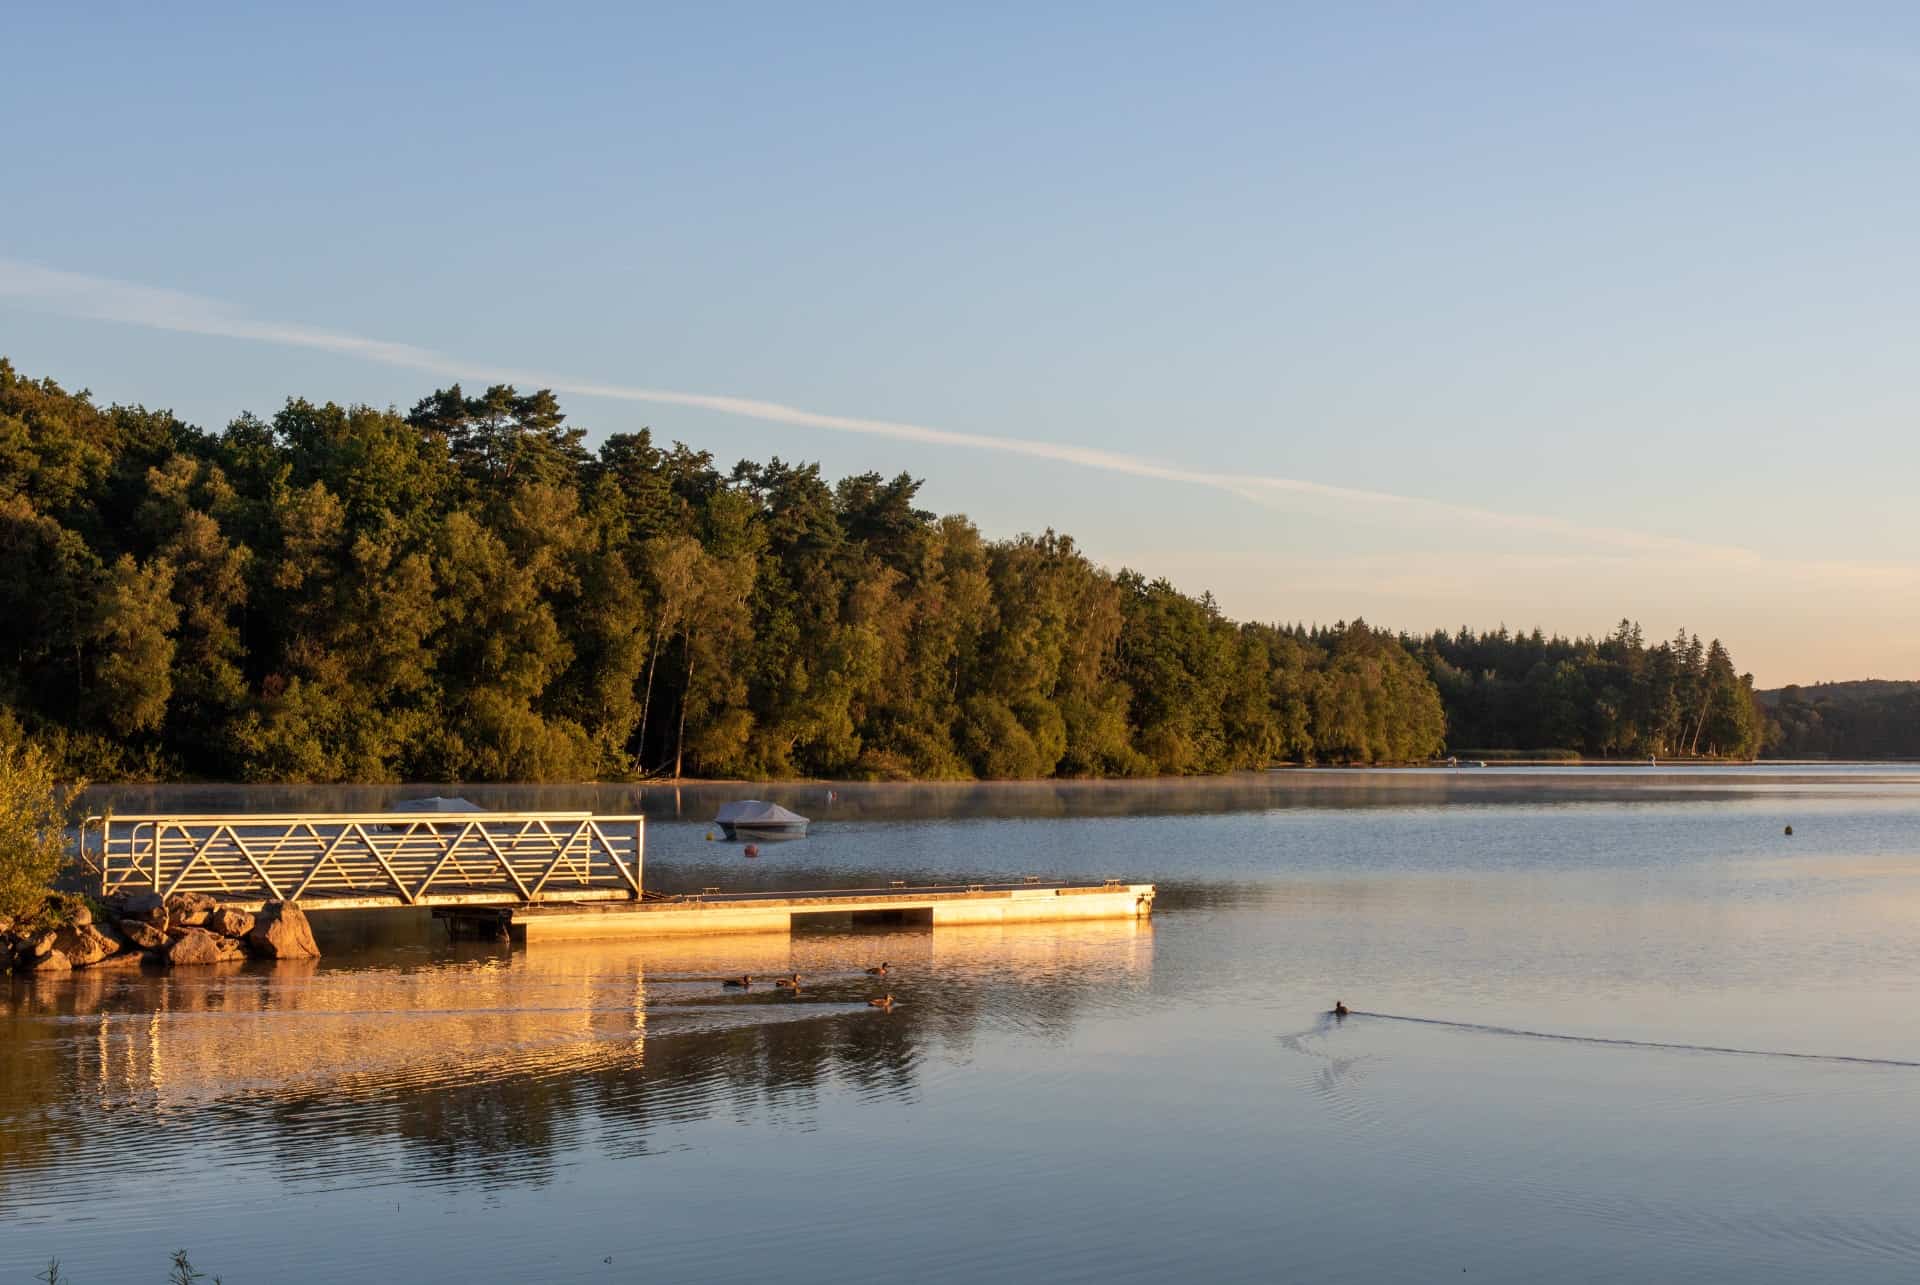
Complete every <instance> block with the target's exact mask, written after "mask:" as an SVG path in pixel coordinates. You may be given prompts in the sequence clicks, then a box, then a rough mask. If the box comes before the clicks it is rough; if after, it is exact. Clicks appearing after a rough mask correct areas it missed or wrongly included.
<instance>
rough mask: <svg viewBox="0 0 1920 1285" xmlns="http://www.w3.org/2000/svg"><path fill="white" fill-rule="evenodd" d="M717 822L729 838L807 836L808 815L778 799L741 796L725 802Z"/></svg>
mask: <svg viewBox="0 0 1920 1285" xmlns="http://www.w3.org/2000/svg"><path fill="white" fill-rule="evenodd" d="M713 820H714V823H715V824H716V825H718V826H719V827H720V831H721V833H722V834H725V835H726V836H727V838H729V839H804V838H806V837H807V818H805V817H803V816H801V815H800V814H799V813H798V812H790V811H788V810H787V809H786V808H783V807H781V806H780V805H779V804H778V803H766V802H763V801H762V800H760V799H741V800H739V801H738V802H734V803H728V804H724V805H723V806H722V807H721V809H720V811H719V812H718V813H716V814H715V816H714V818H713Z"/></svg>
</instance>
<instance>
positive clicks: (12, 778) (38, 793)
mask: <svg viewBox="0 0 1920 1285" xmlns="http://www.w3.org/2000/svg"><path fill="white" fill-rule="evenodd" d="M79 790H80V787H79V786H78V785H71V786H67V787H65V788H64V789H63V788H62V787H61V786H60V785H59V784H57V783H56V782H55V781H54V777H53V760H52V759H50V758H49V757H48V756H47V755H46V754H44V753H43V752H42V751H41V750H40V747H39V746H37V745H29V746H26V747H24V748H23V747H20V746H14V745H8V746H0V915H6V916H8V917H9V918H13V919H25V918H27V917H28V916H30V915H32V914H33V912H34V911H36V910H38V909H39V908H40V906H41V903H42V902H44V901H45V900H46V898H47V893H48V891H49V890H50V889H51V887H52V884H53V881H54V878H55V877H56V876H57V875H59V873H60V871H61V869H62V868H63V867H64V866H65V865H66V863H67V814H68V812H69V810H70V809H71V807H72V805H73V802H74V800H75V799H76V798H77V797H78V795H79Z"/></svg>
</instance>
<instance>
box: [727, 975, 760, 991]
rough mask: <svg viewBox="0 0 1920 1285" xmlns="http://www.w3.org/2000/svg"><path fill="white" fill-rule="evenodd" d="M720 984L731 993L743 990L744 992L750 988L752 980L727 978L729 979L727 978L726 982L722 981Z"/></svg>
mask: <svg viewBox="0 0 1920 1285" xmlns="http://www.w3.org/2000/svg"><path fill="white" fill-rule="evenodd" d="M720 984H721V985H722V986H724V987H726V988H727V989H728V990H732V991H743V990H746V989H747V988H748V987H750V986H752V985H753V978H751V977H729V978H727V980H726V981H724V982H721V983H720Z"/></svg>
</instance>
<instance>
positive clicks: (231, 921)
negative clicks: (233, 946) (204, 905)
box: [206, 906, 253, 937]
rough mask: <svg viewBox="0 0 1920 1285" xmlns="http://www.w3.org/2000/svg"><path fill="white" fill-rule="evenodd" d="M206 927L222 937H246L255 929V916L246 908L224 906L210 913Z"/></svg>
mask: <svg viewBox="0 0 1920 1285" xmlns="http://www.w3.org/2000/svg"><path fill="white" fill-rule="evenodd" d="M206 929H207V931H208V932H210V933H219V934H220V935H221V936H222V937H245V936H246V935H247V934H248V933H250V932H252V931H253V916H252V915H250V914H248V913H247V912H246V911H244V910H234V909H232V908H231V907H228V906H222V907H220V908H219V909H218V910H215V911H213V912H211V913H210V914H208V916H207V922H206Z"/></svg>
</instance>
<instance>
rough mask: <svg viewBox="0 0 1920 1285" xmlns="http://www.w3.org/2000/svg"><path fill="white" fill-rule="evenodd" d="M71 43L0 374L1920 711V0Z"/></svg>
mask: <svg viewBox="0 0 1920 1285" xmlns="http://www.w3.org/2000/svg"><path fill="white" fill-rule="evenodd" d="M918 8H923V7H916V6H885V5H874V6H858V5H837V6H793V5H751V4H726V3H717V4H712V5H703V6H686V7H683V8H679V9H650V8H646V7H642V6H637V5H625V4H620V5H616V4H580V5H544V6H539V7H534V6H525V7H511V8H510V7H497V8H494V7H486V6H474V5H466V6H460V7H458V8H454V7H447V8H430V7H423V6H400V5H379V6H374V5H360V4H356V3H342V4H336V5H332V6H309V7H306V8H304V9H299V10H291V9H288V10H284V11H282V7H279V6H240V5H232V6H221V5H194V4H180V5H170V6H135V5H126V6H112V5H104V4H103V5H85V6H81V5H32V6H22V7H20V8H18V9H17V10H16V11H14V12H12V13H10V15H9V18H8V22H7V27H8V33H9V34H8V43H9V45H10V46H11V49H12V52H11V54H10V56H9V58H8V70H7V75H6V76H4V77H0V120H4V121H6V122H8V124H9V126H10V128H9V129H8V130H7V139H8V146H7V160H6V164H7V172H8V178H7V182H6V184H5V189H4V195H0V353H4V354H5V355H7V356H9V357H10V358H11V359H12V360H13V362H14V363H15V365H16V366H17V367H19V368H20V369H21V370H22V371H23V372H25V373H27V374H30V375H35V376H39V375H47V376H51V377H53V378H55V379H57V380H59V381H60V382H61V383H62V384H63V385H65V386H67V387H72V388H89V389H91V390H93V392H94V394H95V395H96V397H98V398H99V399H100V400H102V401H107V402H113V401H121V402H130V403H131V402H138V403H142V404H145V405H147V406H150V407H160V406H165V407H170V408H172V409H173V410H174V411H175V412H176V413H178V414H179V415H180V416H182V417H183V418H185V419H187V420H189V421H191V422H194V423H197V424H200V425H203V426H205V427H209V428H218V427H220V426H222V425H224V424H225V423H227V422H228V421H229V420H230V419H232V418H233V417H234V416H235V415H237V414H239V413H240V412H242V411H253V412H256V413H259V414H263V415H264V414H271V413H272V412H273V411H274V410H275V409H277V408H278V407H279V406H280V405H281V404H282V403H283V402H284V401H285V400H286V398H288V397H289V396H304V397H309V398H313V399H316V400H322V399H324V400H334V401H340V402H365V403H368V404H372V405H377V406H385V405H394V406H398V407H400V408H402V409H405V408H406V407H409V406H411V405H412V404H413V403H414V402H415V401H417V400H418V399H419V398H420V397H422V396H423V395H425V394H426V393H428V392H430V391H432V390H433V389H435V388H437V387H440V386H443V385H444V384H446V383H449V382H452V381H453V380H456V379H460V380H465V381H466V382H467V383H469V384H473V383H478V382H491V381H494V380H498V379H507V380H510V381H512V382H516V383H519V384H521V385H523V386H526V385H539V386H550V387H553V388H555V389H556V390H559V391H560V393H561V395H562V401H563V404H564V405H565V406H566V407H567V409H568V411H569V414H570V417H571V419H572V421H573V422H574V423H575V424H577V425H579V426H581V427H584V428H587V429H588V430H589V431H590V434H591V436H592V437H595V438H597V437H598V436H600V435H602V434H605V433H610V432H622V431H631V430H634V429H638V428H640V427H643V426H645V427H651V428H652V429H653V431H654V433H655V435H656V436H657V437H659V438H663V439H668V440H681V441H685V442H687V443H688V444H689V445H691V446H694V447H696V448H699V449H704V450H709V451H712V452H713V454H714V455H715V457H716V459H717V460H718V461H719V462H720V463H721V464H722V465H727V464H730V463H731V462H732V461H734V460H736V459H742V458H754V459H764V458H766V457H768V456H770V455H776V454H777V455H779V456H781V457H782V458H785V459H788V460H809V461H818V462H819V463H820V464H821V466H822V467H823V469H824V470H825V471H826V472H827V473H828V474H829V475H830V476H839V475H843V474H848V473H857V472H866V471H869V470H877V471H879V472H882V473H886V474H892V473H896V472H899V471H902V470H904V471H907V472H911V473H912V474H913V475H914V476H916V477H921V478H924V479H925V486H924V488H923V490H922V492H921V496H922V500H923V503H924V504H925V505H926V506H927V507H929V508H932V509H936V510H939V511H942V512H964V513H966V514H968V515H969V516H970V517H972V518H973V519H974V520H975V521H976V522H977V523H978V524H979V525H980V526H981V527H982V529H983V530H984V531H986V532H987V533H988V534H989V535H991V536H1010V535H1014V534H1017V533H1019V532H1022V531H1038V530H1041V529H1044V528H1047V527H1052V528H1054V529H1056V530H1060V531H1065V532H1068V533H1071V534H1072V535H1073V536H1074V537H1075V539H1076V540H1077V542H1078V543H1079V544H1080V545H1081V547H1082V548H1083V549H1084V550H1085V551H1086V552H1087V553H1088V554H1089V555H1090V556H1091V557H1093V558H1095V559H1096V560H1097V561H1100V562H1102V563H1104V564H1106V565H1109V566H1113V567H1116V568H1118V567H1120V566H1130V567H1134V568H1136V569H1138V570H1140V571H1142V572H1145V573H1147V574H1149V575H1155V576H1159V575H1164V576H1166V577H1168V578H1169V579H1171V580H1172V581H1173V582H1174V583H1175V584H1177V585H1179V586H1180V587H1181V588H1183V589H1186V590H1188V591H1189V592H1194V593H1198V592H1200V591H1201V590H1211V591H1212V592H1213V593H1214V595H1215V597H1216V598H1217V599H1218V600H1219V601H1220V603H1221V605H1222V607H1223V608H1224V609H1225V610H1226V611H1227V612H1228V613H1229V614H1231V615H1233V616H1236V617H1239V618H1243V619H1262V620H1280V621H1295V620H1299V621H1318V622H1325V623H1330V622H1332V621H1335V620H1342V619H1352V618H1354V617H1355V616H1364V617H1365V618H1366V619H1367V620H1369V621H1371V622H1373V623H1375V624H1380V625H1387V626H1392V627H1394V628H1398V629H1404V630H1410V631H1425V630H1429V629H1433V628H1448V629H1453V628H1457V627H1459V626H1461V625H1467V626H1472V627H1475V628H1491V627H1494V626H1498V625H1502V624H1505V625H1506V626H1508V627H1510V628H1517V629H1531V628H1533V627H1535V626H1539V627H1542V628H1545V629H1547V630H1548V631H1550V632H1555V631H1557V632H1562V633H1572V634H1589V633H1594V634H1603V633H1605V632H1607V631H1609V630H1611V628H1612V627H1613V626H1614V624H1615V623H1616V622H1617V621H1619V620H1620V619H1622V618H1623V617H1627V618H1633V619H1635V620H1638V621H1640V622H1641V623H1642V624H1643V626H1644V627H1645V630H1646V632H1647V634H1648V635H1649V636H1650V637H1667V636H1671V635H1672V633H1673V632H1674V631H1675V630H1677V629H1680V628H1683V627H1684V628H1686V629H1689V630H1691V631H1694V632H1698V633H1700V634H1702V635H1705V636H1708V637H1719V638H1721V639H1723V640H1724V641H1725V642H1726V643H1727V645H1728V646H1729V648H1730V649H1731V650H1732V652H1733V655H1734V658H1735V660H1736V662H1737V663H1738V664H1739V665H1740V666H1741V667H1742V668H1745V669H1750V670H1752V671H1753V672H1754V674H1755V677H1756V679H1757V680H1758V681H1759V682H1760V684H1761V685H1762V686H1774V685H1778V684H1782V683H1787V682H1801V683H1810V682H1816V681H1824V680H1840V679H1848V678H1862V677H1881V678H1920V504H1916V503H1915V501H1914V496H1913V484H1914V479H1915V478H1916V476H1920V433H1916V432H1915V431H1914V426H1913V419H1914V412H1915V408H1916V392H1920V362H1916V361H1915V360H1914V357H1913V352H1914V339H1915V338H1916V333H1917V332H1920V249H1917V248H1916V247H1920V242H1916V240H1915V238H1914V232H1913V230H1914V229H1915V228H1916V227H1920V166H1915V165H1914V164H1913V163H1912V158H1913V144H1912V137H1913V133H1914V128H1915V123H1916V115H1920V10H1915V9H1914V8H1912V7H1911V6H1908V5H1891V4H1890V5H1884V6H1877V5H1846V4H1839V5H1831V6H1805V5H1784V4H1780V5H1775V4H1765V3H1739V4H1726V5H1714V4H1695V5H1673V4H1647V5H1635V4H1615V5H1608V6H1590V7H1589V6H1581V7H1576V6H1557V5H1538V4H1531V3H1528V4H1474V3H1461V4H1453V5H1447V6H1434V5H1428V4H1417V3H1409V4H1352V5H1325V4H1298V5H1293V4H1281V3H1267V4H1259V5H1245V6H1239V5H1224V6H1212V5H1182V6H1155V7H1146V6H1133V5H1126V4H1106V5H1099V6H1092V5H1089V6H1085V7H1076V6H1071V5H1064V4H1063V5H1056V6H1049V7H1041V6H1030V5H1005V6H1001V5H994V4H980V5H970V6H952V7H949V8H948V9H946V10H944V11H940V12H932V11H927V12H913V11H911V10H914V9H918Z"/></svg>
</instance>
